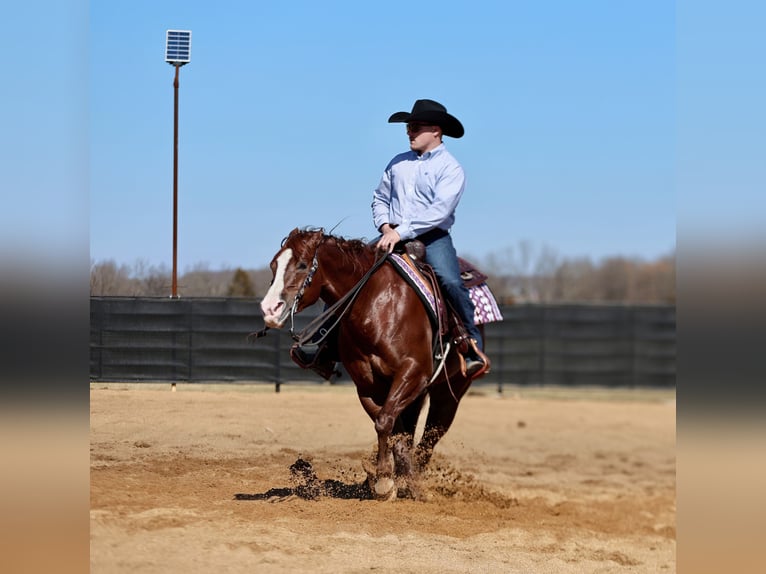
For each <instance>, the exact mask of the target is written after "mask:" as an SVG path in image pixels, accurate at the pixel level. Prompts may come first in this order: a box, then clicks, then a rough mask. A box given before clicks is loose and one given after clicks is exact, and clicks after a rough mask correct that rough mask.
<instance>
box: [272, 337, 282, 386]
mask: <svg viewBox="0 0 766 574" xmlns="http://www.w3.org/2000/svg"><path fill="white" fill-rule="evenodd" d="M272 332H273V333H275V334H276V337H274V345H275V347H276V348H275V349H274V353H275V360H274V392H276V393H278V392H279V388H280V387H281V386H282V356H281V353H280V350H281V349H282V331H279V330H275V331H272Z"/></svg>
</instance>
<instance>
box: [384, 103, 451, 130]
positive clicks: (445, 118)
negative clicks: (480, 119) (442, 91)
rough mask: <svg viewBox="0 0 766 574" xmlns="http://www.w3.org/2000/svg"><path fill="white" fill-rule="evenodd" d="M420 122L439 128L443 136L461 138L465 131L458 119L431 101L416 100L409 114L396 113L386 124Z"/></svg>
mask: <svg viewBox="0 0 766 574" xmlns="http://www.w3.org/2000/svg"><path fill="white" fill-rule="evenodd" d="M407 122H422V123H424V124H433V125H436V126H439V127H440V128H441V129H442V132H443V133H444V135H445V136H450V137H453V138H460V137H463V134H464V133H465V130H464V129H463V124H461V123H460V121H458V119H457V118H456V117H455V116H453V115H450V114H448V113H447V108H445V107H444V106H443V105H441V104H440V103H439V102H435V101H433V100H417V101H416V102H415V105H413V106H412V111H411V112H396V113H395V114H392V115H391V117H390V118H388V123H390V124H393V123H407Z"/></svg>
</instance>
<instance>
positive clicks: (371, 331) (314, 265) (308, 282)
mask: <svg viewBox="0 0 766 574" xmlns="http://www.w3.org/2000/svg"><path fill="white" fill-rule="evenodd" d="M381 256H382V254H381V253H380V252H376V250H375V249H374V248H373V247H371V246H369V245H367V244H366V243H364V242H362V241H360V240H355V239H344V238H340V237H335V236H333V235H326V234H325V233H324V231H323V230H321V229H320V230H305V229H304V230H300V229H297V228H296V229H294V230H293V231H292V232H290V235H289V236H288V237H287V238H285V239H284V240H283V241H282V247H281V249H280V250H279V251H278V252H277V253H276V255H275V256H274V258H273V259H272V260H271V271H272V273H273V279H272V282H271V286H270V287H269V290H268V292H267V293H266V295H265V297H264V298H263V301H262V302H261V310H262V312H263V318H264V321H265V323H266V326H267V327H269V328H281V327H283V326H284V324H285V322H286V321H287V320H288V319H291V317H292V314H293V313H298V312H300V311H301V310H302V309H305V308H306V307H308V306H310V305H312V304H313V303H315V302H316V301H317V300H319V299H322V301H324V302H325V303H326V304H329V305H331V304H333V303H335V302H336V301H338V299H340V298H341V297H343V296H344V295H345V294H346V293H348V292H349V291H350V290H351V289H352V288H353V287H354V286H355V285H356V284H357V283H358V282H359V281H360V279H361V278H362V277H363V276H364V275H365V274H366V273H367V272H368V271H369V270H370V269H371V268H372V266H373V264H374V263H375V262H376V259H377V258H378V257H381ZM337 329H338V353H339V358H340V361H341V363H342V364H343V366H344V367H345V369H346V371H347V372H348V374H349V376H350V377H351V379H352V380H353V381H354V384H355V385H356V391H357V395H358V396H359V400H360V401H361V403H362V406H363V407H364V410H365V411H366V412H367V414H368V415H369V417H370V418H371V419H372V421H373V422H374V423H375V430H376V432H377V434H378V453H377V463H376V469H375V474H374V475H371V476H370V482H371V487H372V490H373V492H374V493H375V496H376V497H377V498H378V499H382V500H390V499H393V498H395V497H396V496H397V480H396V479H400V478H401V479H402V480H404V481H405V484H406V485H407V486H412V485H413V484H414V483H413V481H412V479H413V478H414V477H415V473H416V472H417V471H419V470H422V469H423V468H424V467H425V465H426V464H427V463H428V461H429V460H430V458H431V455H432V453H433V449H434V446H435V445H436V443H437V442H438V441H439V439H441V438H442V436H444V433H446V432H447V430H448V429H449V427H450V425H451V424H452V421H453V420H454V417H455V413H456V411H457V407H458V403H459V401H460V399H461V397H462V396H463V395H464V394H465V392H466V391H467V390H468V387H469V386H470V384H471V381H470V380H468V379H466V377H464V376H463V375H462V374H461V370H460V362H459V359H458V357H457V355H456V354H457V351H450V352H449V354H448V356H447V361H446V363H445V365H444V368H443V369H441V370H440V371H439V375H438V376H437V377H436V378H435V379H434V380H433V381H432V380H431V379H432V378H433V375H434V370H435V364H434V363H435V361H434V357H433V350H432V337H433V331H432V326H431V321H430V319H429V316H428V312H427V311H426V308H425V307H424V304H423V302H422V301H421V299H420V297H419V295H418V294H417V293H416V292H415V290H414V289H413V288H412V287H411V286H410V285H409V284H408V283H407V282H406V281H405V280H404V279H402V277H401V276H400V275H399V273H398V272H397V271H396V270H395V269H394V267H393V266H392V264H391V263H389V262H386V263H384V264H382V265H381V266H380V267H379V268H378V269H376V270H375V271H374V273H372V275H370V277H369V279H368V280H367V282H366V283H365V284H364V286H363V287H362V288H361V290H360V291H359V293H358V295H357V296H356V298H355V299H354V300H353V302H352V304H351V307H350V308H349V309H348V311H347V312H346V313H345V314H343V316H342V318H341V320H340V322H339V324H338V327H337ZM426 396H428V398H429V409H428V414H427V417H426V422H425V426H424V432H423V436H422V438H421V440H420V442H419V444H418V445H417V447H416V448H415V449H414V451H413V441H414V435H415V428H416V425H417V421H418V418H419V416H420V413H421V409H422V407H423V405H424V402H425V398H426ZM368 474H369V472H368Z"/></svg>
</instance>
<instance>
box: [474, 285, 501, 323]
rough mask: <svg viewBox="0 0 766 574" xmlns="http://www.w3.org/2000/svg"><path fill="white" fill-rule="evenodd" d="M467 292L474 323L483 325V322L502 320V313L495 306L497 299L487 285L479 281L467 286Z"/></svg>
mask: <svg viewBox="0 0 766 574" xmlns="http://www.w3.org/2000/svg"><path fill="white" fill-rule="evenodd" d="M468 293H469V294H470V295H471V301H473V322H474V323H476V324H477V325H483V324H484V323H492V322H494V321H502V320H503V315H502V313H500V308H499V307H498V306H497V301H496V300H495V296H494V295H493V294H492V291H491V290H490V288H489V285H487V284H486V283H479V284H478V285H475V286H473V287H471V288H469V289H468Z"/></svg>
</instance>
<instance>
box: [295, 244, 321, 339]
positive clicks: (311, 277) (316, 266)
mask: <svg viewBox="0 0 766 574" xmlns="http://www.w3.org/2000/svg"><path fill="white" fill-rule="evenodd" d="M323 242H324V235H323V236H322V239H321V240H320V241H319V243H318V244H317V248H316V250H315V251H314V259H313V260H312V262H311V268H310V269H309V272H308V275H306V279H304V280H303V285H301V288H300V289H298V292H297V293H296V294H295V299H293V307H292V309H290V337H292V339H293V341H297V340H298V335H296V334H295V313H296V310H297V309H298V303H300V301H301V299H303V294H304V292H305V291H306V289H308V288H309V286H310V285H311V282H312V281H313V280H314V274H315V273H316V272H317V269H319V258H318V257H317V255H318V254H319V247H320V246H321V245H322V243H323Z"/></svg>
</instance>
